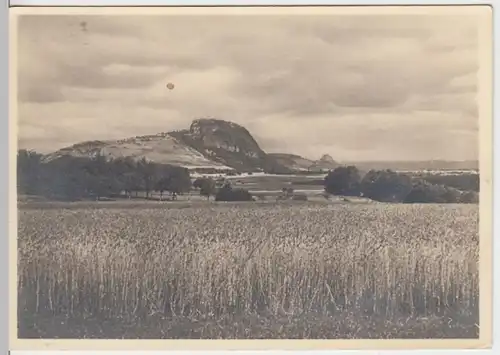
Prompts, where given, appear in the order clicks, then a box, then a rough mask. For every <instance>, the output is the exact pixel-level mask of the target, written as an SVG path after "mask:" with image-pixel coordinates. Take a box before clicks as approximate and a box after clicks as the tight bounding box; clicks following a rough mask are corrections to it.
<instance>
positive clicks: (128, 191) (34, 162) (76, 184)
mask: <svg viewBox="0 0 500 355" xmlns="http://www.w3.org/2000/svg"><path fill="white" fill-rule="evenodd" d="M448 178H449V177H445V178H440V177H437V178H435V177H432V176H429V175H421V176H412V175H409V174H404V173H397V172H394V171H391V170H370V171H368V172H367V173H366V174H362V173H361V172H360V170H359V169H358V168H356V167H355V166H341V167H338V168H336V169H334V170H332V171H330V172H329V173H328V175H327V176H326V177H325V179H324V180H323V181H322V183H323V186H324V189H325V191H326V192H327V193H328V194H332V195H341V196H363V197H367V198H370V199H372V200H375V201H381V202H393V203H397V202H400V203H401V202H402V203H477V202H478V191H479V177H478V176H477V177H474V178H468V180H464V179H459V178H456V179H455V180H453V182H454V185H455V186H458V187H459V188H457V187H454V186H450V185H446V184H443V183H442V182H446V181H448ZM475 179H477V180H475ZM17 184H18V192H19V193H20V194H25V195H38V196H44V197H47V198H49V199H62V200H78V199H88V198H93V199H103V198H113V197H118V196H121V197H127V198H134V197H138V194H139V193H145V195H146V196H145V197H146V198H150V197H151V196H152V193H153V192H159V194H160V199H163V196H164V194H165V193H169V194H170V196H171V199H173V200H175V199H177V196H178V195H182V194H184V193H188V192H189V191H191V190H192V189H193V188H194V189H196V190H198V191H199V193H200V195H202V196H205V197H206V198H207V199H210V197H214V198H215V200H216V201H252V200H253V196H252V194H251V193H250V192H249V191H247V190H245V189H240V188H233V187H232V186H231V184H230V183H229V182H227V181H226V180H224V179H220V180H217V181H216V180H213V179H211V178H199V179H196V180H195V181H194V182H193V183H191V176H190V173H189V170H188V169H185V168H182V167H178V166H173V165H165V164H157V163H153V162H151V161H147V160H146V159H145V158H142V159H140V160H134V159H132V158H130V157H124V158H115V159H109V158H106V157H105V156H103V155H101V154H96V155H94V156H92V157H81V158H79V157H71V156H63V157H59V158H58V159H54V160H51V161H47V162H44V161H43V155H41V154H39V153H37V152H34V151H28V150H20V151H18V155H17ZM285 192H286V193H285ZM289 195H290V196H289ZM292 195H293V196H292ZM284 196H285V197H287V198H288V197H290V198H292V197H294V196H295V194H293V193H290V192H289V191H284Z"/></svg>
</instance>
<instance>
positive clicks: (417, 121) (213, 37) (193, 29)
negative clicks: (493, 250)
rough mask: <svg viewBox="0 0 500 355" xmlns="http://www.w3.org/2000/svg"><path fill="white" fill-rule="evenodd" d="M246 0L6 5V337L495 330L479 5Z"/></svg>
mask: <svg viewBox="0 0 500 355" xmlns="http://www.w3.org/2000/svg"><path fill="white" fill-rule="evenodd" d="M259 9H260V10H256V9H252V8H246V9H245V8H241V9H240V13H237V12H234V13H233V12H232V10H230V9H229V10H227V9H226V10H223V9H218V10H216V9H213V11H212V12H210V10H205V11H206V13H203V11H200V9H198V10H195V9H192V10H189V9H185V12H182V11H180V12H179V13H175V11H173V10H172V11H171V12H170V13H169V12H168V11H165V12H161V11H160V12H157V13H156V14H154V12H150V13H149V14H148V13H146V12H145V11H142V12H141V11H139V10H138V11H137V12H136V13H134V12H131V11H129V12H126V11H124V9H121V10H118V9H115V11H116V13H113V12H112V11H111V9H108V11H106V10H104V9H93V10H90V9H87V10H83V9H79V11H77V10H76V9H73V10H66V12H64V11H61V12H60V13H58V12H57V11H54V10H50V11H47V13H38V14H37V13H36V12H31V13H30V12H29V11H27V12H25V13H23V12H22V11H20V13H18V14H17V15H16V16H15V23H16V31H17V32H16V36H15V49H16V51H15V53H16V60H15V62H16V64H15V67H16V79H15V85H14V87H15V91H14V92H15V95H17V100H16V105H15V118H14V119H15V124H16V125H17V129H16V139H17V156H16V167H15V169H16V171H17V173H16V184H17V185H16V189H17V198H16V199H17V201H16V202H15V203H16V204H17V242H16V248H15V249H16V250H15V254H16V256H15V258H16V264H17V277H16V280H17V281H16V283H17V287H16V288H17V291H16V296H15V298H16V300H15V302H16V307H15V312H16V315H15V317H16V319H17V321H16V322H17V324H16V327H17V337H18V338H19V339H18V340H20V339H23V340H27V341H29V340H35V339H93V340H97V339H129V340H130V339H142V340H154V339H156V340H159V339H164V340H166V339H191V340H195V339H198V340H208V339H212V340H214V339H233V340H236V339H240V340H241V339H246V340H251V339H252V340H259V339H260V340H263V339H281V340H286V339H289V340H291V339H294V340H320V339H323V340H326V339H328V340H337V341H340V340H351V341H352V340H354V339H358V340H365V339H367V340H368V339H369V340H372V341H373V340H395V339H432V340H443V341H444V340H449V341H451V340H452V339H461V340H463V341H466V340H467V341H468V343H467V344H473V346H481V345H480V344H483V345H484V344H487V343H488V342H490V340H491V339H490V338H491V330H490V328H491V324H490V323H489V322H490V316H491V315H488V312H489V313H491V311H489V310H488V307H491V304H490V301H491V299H490V296H489V295H487V292H489V289H488V287H491V286H490V284H489V283H490V282H491V280H489V279H488V278H487V277H483V275H482V273H484V272H487V273H491V271H488V269H487V268H491V264H490V263H491V261H490V258H491V256H490V255H487V253H488V252H489V250H490V245H491V235H490V234H491V226H490V224H491V211H490V209H491V207H490V204H491V203H490V201H491V186H490V184H491V167H490V164H491V162H490V160H491V146H490V145H491V137H489V136H488V135H489V134H490V133H488V129H489V127H490V125H491V123H490V121H491V111H490V107H488V105H491V101H488V100H491V98H490V96H491V84H489V82H488V80H489V78H488V75H491V68H489V67H487V66H488V65H490V62H489V60H490V59H489V58H488V59H484V58H485V57H487V56H488V55H491V52H488V50H489V47H490V46H491V43H490V42H491V38H485V35H486V34H488V32H487V31H488V29H489V28H486V27H485V26H486V25H485V24H488V23H489V22H488V21H491V19H490V17H491V13H490V12H488V11H487V10H486V11H484V10H483V9H482V7H471V8H470V9H472V11H459V10H454V8H453V7H450V8H449V10H446V9H444V8H439V7H436V8H432V7H430V8H428V9H425V8H422V7H418V8H415V9H416V10H415V11H413V12H412V11H406V12H405V11H401V12H398V11H396V8H386V9H385V10H382V9H379V10H376V8H375V7H373V8H368V9H367V8H350V11H348V10H346V9H345V8H344V10H340V9H339V11H337V12H335V11H333V10H332V8H330V11H328V9H329V8H325V9H326V11H325V12H323V13H321V12H320V11H315V10H311V8H303V11H302V12H300V11H301V9H300V8H295V9H293V10H291V9H289V10H288V11H287V10H286V8H284V9H282V11H281V12H280V11H279V9H271V8H259ZM308 9H309V10H308ZM369 9H372V11H371V12H370V11H368V10H369ZM424 9H425V11H424ZM418 10H420V11H418ZM51 11H52V12H51ZM120 11H123V12H122V13H120ZM153 14H154V15H153ZM13 17H14V16H13ZM485 28H486V29H485ZM485 43H486V45H485ZM488 144H489V145H488ZM485 179H486V181H485ZM480 216H481V218H480ZM485 247H486V249H485ZM480 274H481V277H480ZM480 281H481V282H480ZM485 287H486V291H485ZM485 307H486V308H485ZM191 340H190V341H191ZM332 344H333V343H332ZM463 344H464V345H465V344H466V343H465V342H464V343H463ZM337 347H339V346H337ZM352 347H353V348H355V347H356V346H354V345H353V346H352ZM358 347H359V346H358Z"/></svg>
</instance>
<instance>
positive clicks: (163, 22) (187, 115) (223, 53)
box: [18, 15, 478, 161]
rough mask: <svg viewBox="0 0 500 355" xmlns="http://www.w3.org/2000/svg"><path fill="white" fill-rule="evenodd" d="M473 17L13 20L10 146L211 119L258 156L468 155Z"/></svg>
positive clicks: (473, 131) (474, 143) (474, 152)
mask: <svg viewBox="0 0 500 355" xmlns="http://www.w3.org/2000/svg"><path fill="white" fill-rule="evenodd" d="M476 19H477V17H476ZM474 21H475V19H474V18H468V17H457V16H453V17H452V16H448V17H444V16H439V17H438V16H408V15H405V16H401V15H398V16H385V17H382V16H333V15H332V16H330V15H329V16H290V17H285V16H225V17H223V16H221V17H215V16H205V17H202V16H165V15H163V16H155V17H152V16H100V17H99V16H78V17H77V16H74V15H71V16H70V15H64V16H27V15H26V16H23V17H21V18H20V19H19V42H18V50H19V52H18V88H19V96H18V97H19V101H18V102H19V105H18V110H19V111H18V112H19V146H20V148H31V149H36V150H38V151H41V152H50V151H53V150H56V149H58V148H62V147H64V146H68V145H71V144H74V143H77V142H80V141H84V140H96V139H98V140H105V139H119V138H125V137H129V136H135V135H143V134H154V133H158V132H165V131H170V130H174V129H181V128H187V127H189V125H190V123H191V121H192V120H193V119H195V118H201V117H215V118H220V119H224V120H229V121H233V122H236V123H239V124H242V125H244V126H245V127H246V128H248V129H249V131H250V132H251V133H252V134H253V135H254V137H255V138H256V139H257V141H258V142H259V144H260V145H261V146H262V148H263V149H264V150H266V151H268V152H287V153H296V154H300V155H303V156H305V157H309V158H316V159H317V158H319V157H320V156H321V155H322V154H330V155H331V156H332V157H333V158H334V159H336V160H350V161H353V160H420V159H422V160H427V159H448V160H467V159H477V158H478V109H477V104H476V92H477V77H476V75H477V69H478V60H477V56H478V48H477V29H476V24H475V22H474ZM169 82H172V83H173V84H175V88H174V89H173V90H168V89H167V88H166V84H167V83H169Z"/></svg>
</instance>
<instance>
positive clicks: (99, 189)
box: [17, 150, 191, 200]
mask: <svg viewBox="0 0 500 355" xmlns="http://www.w3.org/2000/svg"><path fill="white" fill-rule="evenodd" d="M17 158H18V163H17V177H18V191H19V192H20V193H22V194H28V195H42V196H46V197H50V198H55V199H69V200H75V199H82V198H89V197H92V198H97V199H99V198H104V197H115V196H118V195H121V194H122V193H123V192H124V193H125V194H126V195H127V196H128V197H131V196H132V195H133V194H134V193H135V195H136V196H137V194H138V192H142V191H144V192H145V193H146V197H149V196H150V195H151V193H152V192H153V191H159V192H160V196H161V197H163V193H164V192H170V193H171V195H172V196H173V198H176V196H177V194H182V193H184V192H188V191H189V190H190V189H191V179H190V176H189V171H188V170H187V169H184V168H180V167H176V166H171V165H161V164H155V163H152V162H149V161H147V160H146V159H142V160H139V161H134V160H133V159H131V158H118V159H106V157H104V156H102V155H99V154H98V155H95V156H94V157H91V158H76V157H71V156H64V157H60V158H58V159H55V160H52V161H49V162H42V155H41V154H38V153H36V152H32V151H26V150H20V151H19V152H18V155H17ZM161 197H160V198H161Z"/></svg>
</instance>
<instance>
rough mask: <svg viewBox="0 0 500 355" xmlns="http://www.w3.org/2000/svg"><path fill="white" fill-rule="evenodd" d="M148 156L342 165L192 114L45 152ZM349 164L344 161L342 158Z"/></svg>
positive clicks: (279, 167)
mask: <svg viewBox="0 0 500 355" xmlns="http://www.w3.org/2000/svg"><path fill="white" fill-rule="evenodd" d="M96 154H101V155H103V156H105V157H108V158H119V157H131V158H133V159H137V160H139V159H142V158H146V159H147V160H150V161H153V162H155V163H158V164H170V165H177V166H182V167H185V168H188V169H190V170H207V169H210V170H219V171H224V170H226V171H231V170H232V171H238V172H256V171H263V172H266V173H277V174H286V173H293V172H298V171H302V172H304V171H311V172H321V171H328V170H331V169H334V168H336V167H337V166H339V165H341V164H340V163H338V162H336V161H335V160H334V159H333V158H332V157H331V156H329V155H327V154H325V155H323V156H322V157H321V158H320V159H318V160H310V159H306V158H303V157H301V156H298V155H294V154H285V153H266V152H265V151H264V150H263V149H262V148H261V147H260V146H259V144H258V143H257V141H256V140H255V139H254V138H253V137H252V135H251V134H250V132H249V131H248V130H247V129H246V128H245V127H243V126H241V125H238V124H236V123H233V122H228V121H223V120H218V119H198V120H194V121H193V122H192V124H191V126H190V127H189V128H188V129H185V130H179V131H173V132H167V133H165V132H164V133H158V134H155V135H148V136H137V137H131V138H125V139H121V140H106V141H87V142H82V143H77V144H74V145H72V146H70V147H66V148H62V149H60V150H58V151H56V152H53V153H50V154H47V155H46V156H45V157H44V161H46V162H48V161H53V160H56V159H60V158H62V157H70V156H71V157H92V156H94V155H96ZM344 164H345V163H344ZM353 164H355V165H357V166H358V165H359V166H360V168H362V169H363V168H365V169H366V168H377V169H378V168H380V169H389V168H390V169H395V170H417V169H437V170H439V169H476V168H477V162H377V163H370V162H366V163H365V162H361V163H353Z"/></svg>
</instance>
